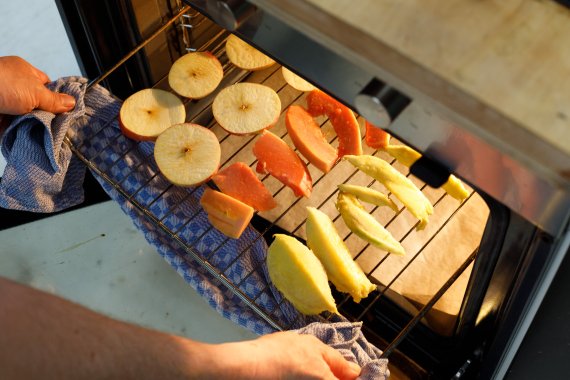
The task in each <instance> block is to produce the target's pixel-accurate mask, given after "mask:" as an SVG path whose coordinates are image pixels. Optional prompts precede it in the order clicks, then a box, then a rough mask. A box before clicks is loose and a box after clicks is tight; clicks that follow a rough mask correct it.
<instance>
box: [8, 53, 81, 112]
mask: <svg viewBox="0 0 570 380" xmlns="http://www.w3.org/2000/svg"><path fill="white" fill-rule="evenodd" d="M48 82H49V78H48V76H47V75H46V74H45V73H44V72H42V71H40V70H38V69H36V68H35V67H34V66H32V65H30V64H29V63H28V62H26V61H25V60H23V59H22V58H20V57H0V114H6V115H22V114H25V113H28V112H30V111H32V110H34V109H36V108H38V109H41V110H44V111H48V112H52V113H62V112H66V111H71V110H72V109H73V107H75V99H74V98H73V97H72V96H70V95H67V94H58V93H55V92H52V91H50V90H48V89H47V88H46V87H45V84H46V83H48Z"/></svg>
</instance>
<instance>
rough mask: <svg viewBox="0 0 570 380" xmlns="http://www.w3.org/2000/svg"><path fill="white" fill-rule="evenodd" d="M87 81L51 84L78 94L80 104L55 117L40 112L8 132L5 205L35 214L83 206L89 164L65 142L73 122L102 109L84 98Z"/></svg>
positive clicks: (0, 201)
mask: <svg viewBox="0 0 570 380" xmlns="http://www.w3.org/2000/svg"><path fill="white" fill-rule="evenodd" d="M85 83H86V80H84V79H80V78H75V79H70V80H59V81H56V82H52V83H50V84H48V88H49V89H50V90H52V91H58V92H65V93H68V94H70V95H73V96H74V97H75V99H76V101H77V106H76V107H75V109H74V110H73V111H71V112H67V113H64V114H61V115H54V114H52V113H50V112H45V111H40V110H35V111H32V112H30V113H29V114H26V115H23V116H19V117H16V118H15V119H14V120H13V121H12V123H11V124H10V126H9V127H8V128H7V129H6V131H5V133H4V135H3V137H2V142H1V143H0V144H1V146H2V155H3V156H4V158H5V160H6V169H5V170H4V174H3V176H2V181H1V182H0V206H2V207H4V208H10V209H16V210H26V211H33V212H55V211H59V210H63V209H65V208H68V207H71V206H75V205H77V204H79V203H81V202H83V189H82V187H81V185H82V184H83V178H84V175H85V166H84V165H83V164H82V163H81V161H80V160H79V159H78V158H77V157H74V156H73V155H72V153H71V150H70V149H69V147H68V146H66V145H64V144H62V142H63V138H64V137H65V134H66V132H67V129H68V128H69V125H71V123H72V121H73V120H75V119H77V118H81V117H82V116H84V115H85V112H86V109H88V108H92V107H94V106H95V107H98V106H99V105H98V104H90V102H89V98H86V99H85V101H84V99H83V93H84V87H85Z"/></svg>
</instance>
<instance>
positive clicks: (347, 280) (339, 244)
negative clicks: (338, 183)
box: [306, 207, 376, 303]
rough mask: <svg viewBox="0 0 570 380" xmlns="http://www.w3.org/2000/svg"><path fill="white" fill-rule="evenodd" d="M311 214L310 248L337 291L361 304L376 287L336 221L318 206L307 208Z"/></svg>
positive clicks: (308, 237) (308, 239)
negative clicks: (335, 224)
mask: <svg viewBox="0 0 570 380" xmlns="http://www.w3.org/2000/svg"><path fill="white" fill-rule="evenodd" d="M307 211H308V212H309V216H308V217H307V224H306V227H307V245H308V246H309V248H310V249H311V250H312V251H313V253H314V254H315V256H317V258H318V259H319V260H320V261H321V263H322V264H323V266H324V267H325V271H326V273H327V276H328V278H329V280H330V281H331V282H332V283H333V284H334V286H335V287H336V289H337V290H338V291H339V292H343V293H348V294H350V295H351V296H352V298H353V299H354V302H357V303H358V302H360V300H361V299H362V298H366V297H367V296H368V294H370V292H372V291H373V290H374V289H376V286H375V285H374V284H373V283H371V282H370V280H368V278H367V277H366V275H365V274H364V272H363V271H362V269H360V267H359V266H358V264H356V263H355V262H354V260H353V259H352V256H351V255H350V252H349V251H348V248H347V247H346V244H344V241H343V240H342V238H341V237H340V236H339V234H338V232H337V230H336V228H335V226H334V224H333V222H332V220H331V219H330V218H329V217H328V216H327V215H326V214H325V213H324V212H322V211H320V210H317V209H316V208H314V207H307Z"/></svg>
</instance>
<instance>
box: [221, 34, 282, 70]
mask: <svg viewBox="0 0 570 380" xmlns="http://www.w3.org/2000/svg"><path fill="white" fill-rule="evenodd" d="M226 55H227V56H228V59H229V60H230V62H231V63H233V64H234V65H236V66H237V67H239V68H240V69H244V70H262V69H266V68H268V67H269V66H271V65H273V64H274V63H275V61H274V60H272V59H271V58H269V57H268V56H266V55H265V54H263V53H262V52H260V51H259V50H257V49H256V48H254V47H253V46H251V45H250V44H248V43H247V42H245V41H244V40H242V39H241V38H239V37H237V36H235V35H233V34H232V35H230V36H229V37H228V40H227V41H226Z"/></svg>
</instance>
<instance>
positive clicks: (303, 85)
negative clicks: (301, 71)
mask: <svg viewBox="0 0 570 380" xmlns="http://www.w3.org/2000/svg"><path fill="white" fill-rule="evenodd" d="M281 73H282V74H283V78H284V79H285V82H287V84H288V85H289V86H291V87H293V88H294V89H295V90H299V91H305V92H307V91H313V90H315V89H316V87H315V86H313V85H312V84H310V83H309V82H307V81H306V80H304V79H303V78H301V77H300V76H298V75H297V74H295V73H294V72H292V71H291V70H289V69H288V68H286V67H285V66H283V67H281Z"/></svg>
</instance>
